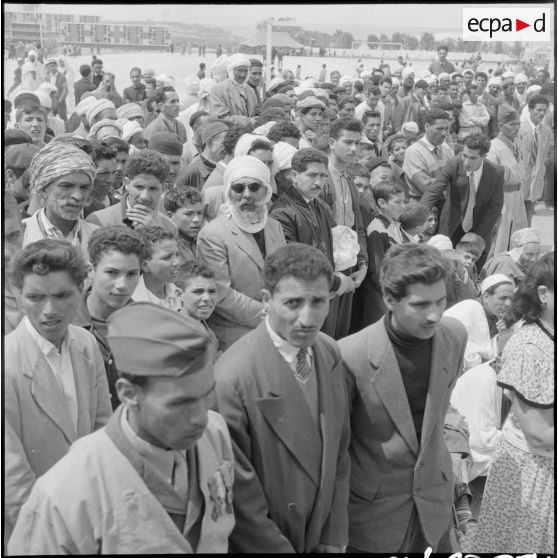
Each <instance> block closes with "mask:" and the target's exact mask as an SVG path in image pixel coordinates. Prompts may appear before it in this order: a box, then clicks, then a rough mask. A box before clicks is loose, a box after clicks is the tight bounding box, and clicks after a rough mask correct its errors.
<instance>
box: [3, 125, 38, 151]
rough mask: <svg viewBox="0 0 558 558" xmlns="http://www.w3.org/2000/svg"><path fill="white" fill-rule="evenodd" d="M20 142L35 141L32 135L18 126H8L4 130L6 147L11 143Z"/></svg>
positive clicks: (16, 143)
mask: <svg viewBox="0 0 558 558" xmlns="http://www.w3.org/2000/svg"><path fill="white" fill-rule="evenodd" d="M20 143H33V140H32V138H31V136H30V135H29V134H28V133H27V132H24V131H23V130H17V129H16V128H8V129H7V130H4V149H6V148H7V147H9V146H10V145H18V144H20Z"/></svg>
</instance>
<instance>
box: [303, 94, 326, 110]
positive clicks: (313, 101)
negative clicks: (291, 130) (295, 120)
mask: <svg viewBox="0 0 558 558" xmlns="http://www.w3.org/2000/svg"><path fill="white" fill-rule="evenodd" d="M296 108H297V109H306V108H319V109H322V110H324V109H326V108H327V107H326V106H325V103H322V101H320V99H318V98H317V97H305V98H304V99H302V101H298V102H297V104H296Z"/></svg>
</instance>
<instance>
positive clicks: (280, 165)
mask: <svg viewBox="0 0 558 558" xmlns="http://www.w3.org/2000/svg"><path fill="white" fill-rule="evenodd" d="M297 151H298V150H297V149H296V147H293V146H292V145H291V144H290V143H287V142H285V141H278V142H277V143H276V144H275V145H274V146H273V164H272V165H271V176H275V175H276V174H277V173H278V172H279V171H282V170H285V169H290V168H291V161H292V159H293V155H294V154H295V153H296V152H297Z"/></svg>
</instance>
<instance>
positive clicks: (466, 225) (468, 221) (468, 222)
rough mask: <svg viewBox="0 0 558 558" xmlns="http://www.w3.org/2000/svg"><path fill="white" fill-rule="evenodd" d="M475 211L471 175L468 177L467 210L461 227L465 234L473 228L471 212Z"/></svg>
mask: <svg viewBox="0 0 558 558" xmlns="http://www.w3.org/2000/svg"><path fill="white" fill-rule="evenodd" d="M474 209H475V179H474V177H473V173H471V174H470V175H469V199H468V200H467V209H466V210H465V217H463V223H462V227H463V230H464V231H465V232H466V233H467V232H469V231H470V230H471V229H472V228H473V210H474Z"/></svg>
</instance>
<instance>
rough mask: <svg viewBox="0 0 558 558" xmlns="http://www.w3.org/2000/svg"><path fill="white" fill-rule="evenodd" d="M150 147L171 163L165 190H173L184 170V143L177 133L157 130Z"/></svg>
mask: <svg viewBox="0 0 558 558" xmlns="http://www.w3.org/2000/svg"><path fill="white" fill-rule="evenodd" d="M149 149H153V151H157V153H159V155H161V157H163V159H164V160H165V161H166V162H167V164H168V165H169V174H168V176H167V179H166V181H165V184H164V190H165V191H168V190H171V189H172V188H173V187H174V185H175V183H176V182H177V177H178V176H179V175H180V173H181V172H182V170H183V163H182V143H180V140H179V139H178V138H177V137H176V135H175V134H171V133H170V132H155V133H154V134H153V135H152V136H151V140H150V141H149Z"/></svg>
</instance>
